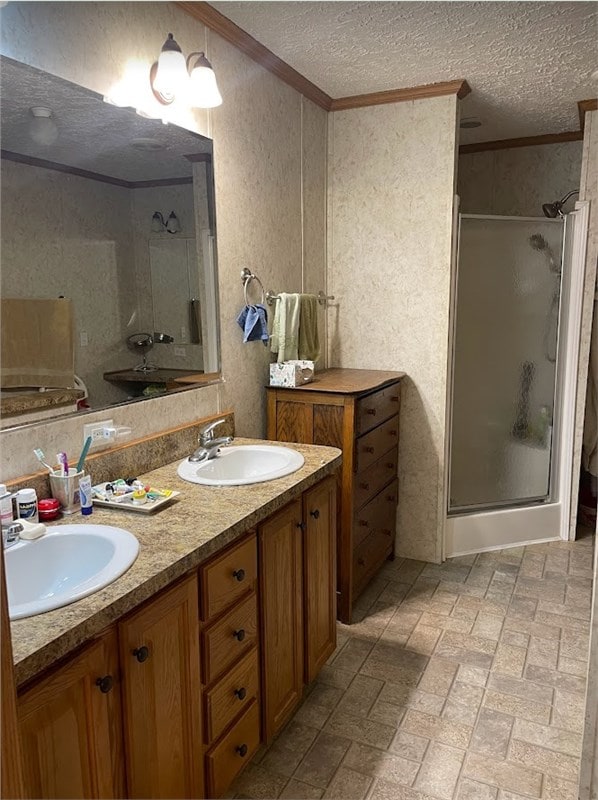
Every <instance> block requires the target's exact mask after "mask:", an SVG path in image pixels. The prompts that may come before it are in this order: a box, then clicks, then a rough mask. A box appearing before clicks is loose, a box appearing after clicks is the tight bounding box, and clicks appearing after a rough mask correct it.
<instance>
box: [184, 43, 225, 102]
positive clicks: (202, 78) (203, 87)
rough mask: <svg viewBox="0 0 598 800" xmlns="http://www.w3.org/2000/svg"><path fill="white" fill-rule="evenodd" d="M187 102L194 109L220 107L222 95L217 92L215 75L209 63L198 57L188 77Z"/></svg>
mask: <svg viewBox="0 0 598 800" xmlns="http://www.w3.org/2000/svg"><path fill="white" fill-rule="evenodd" d="M189 80H190V83H191V86H190V92H189V102H190V103H191V105H192V106H194V107H195V108H215V107H216V106H220V105H222V95H221V94H220V92H219V90H218V84H217V83H216V75H215V73H214V70H213V69H212V67H211V65H210V62H209V61H208V60H207V59H206V58H205V57H204V56H202V57H200V58H199V59H198V60H197V62H196V64H195V66H194V67H193V69H192V70H191V76H190V79H189Z"/></svg>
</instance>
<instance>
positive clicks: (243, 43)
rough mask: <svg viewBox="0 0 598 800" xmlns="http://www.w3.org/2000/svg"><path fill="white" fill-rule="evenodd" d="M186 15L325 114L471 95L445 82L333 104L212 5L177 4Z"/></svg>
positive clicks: (463, 84) (461, 83) (462, 84)
mask: <svg viewBox="0 0 598 800" xmlns="http://www.w3.org/2000/svg"><path fill="white" fill-rule="evenodd" d="M174 5H176V6H179V8H181V9H182V10H183V11H185V12H186V13H187V14H189V15H190V16H192V17H193V18H194V19H197V20H199V22H202V23H203V24H204V25H205V26H206V27H208V28H210V30H213V31H214V32H215V33H217V34H218V35H219V36H221V37H222V38H223V39H225V40H226V41H227V42H230V44H232V45H234V46H235V47H236V48H237V49H238V50H241V52H243V53H245V55H247V56H249V58H251V59H252V60H253V61H255V62H257V63H258V64H260V65H261V66H262V67H264V69H267V70H268V71H269V72H272V73H273V74H274V75H276V77H278V78H280V80H281V81H283V82H284V83H286V84H287V85H288V86H292V87H293V89H296V90H297V91H298V92H299V93H300V94H302V95H303V96H304V97H307V99H308V100H311V101H312V102H313V103H315V104H316V105H318V106H320V108H323V109H324V110H325V111H340V110H341V109H347V108H364V107H365V106H377V105H381V104H383V103H400V102H403V101H405V100H419V99H422V98H428V97H442V96H444V95H447V94H456V95H457V97H458V98H459V99H462V98H463V97H466V95H468V94H469V93H470V91H471V88H470V87H469V84H468V83H467V81H465V80H455V81H443V82H441V83H430V84H427V85H425V86H413V87H408V88H405V89H391V90H390V91H386V92H372V93H371V94H358V95H354V96H352V97H340V98H338V99H337V100H333V99H332V97H330V95H327V94H326V92H323V91H322V89H320V88H319V87H318V86H316V85H315V84H314V83H312V82H311V81H309V80H308V79H307V78H305V77H304V76H303V75H301V73H299V72H297V70H295V69H293V67H291V66H289V64H287V63H286V61H283V60H282V59H281V58H279V57H278V56H276V55H274V53H273V52H272V51H271V50H268V48H267V47H264V45H263V44H261V43H260V42H258V41H257V39H254V38H253V36H251V35H250V34H248V33H247V32H246V31H244V30H243V29H242V28H240V27H239V26H238V25H235V23H234V22H232V21H231V20H230V19H228V17H225V16H224V14H221V13H220V12H219V11H217V10H216V9H215V8H213V7H212V6H211V5H210V4H209V3H205V2H200V1H199V0H191V2H179V1H178V0H177V2H175V3H174Z"/></svg>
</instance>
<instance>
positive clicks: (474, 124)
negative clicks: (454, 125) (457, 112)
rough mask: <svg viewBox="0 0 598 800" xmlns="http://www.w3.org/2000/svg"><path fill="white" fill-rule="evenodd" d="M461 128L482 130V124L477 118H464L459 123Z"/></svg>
mask: <svg viewBox="0 0 598 800" xmlns="http://www.w3.org/2000/svg"><path fill="white" fill-rule="evenodd" d="M459 127H460V128H481V127H482V123H481V122H480V120H479V119H478V118H477V117H463V119H462V120H461V122H460V123H459Z"/></svg>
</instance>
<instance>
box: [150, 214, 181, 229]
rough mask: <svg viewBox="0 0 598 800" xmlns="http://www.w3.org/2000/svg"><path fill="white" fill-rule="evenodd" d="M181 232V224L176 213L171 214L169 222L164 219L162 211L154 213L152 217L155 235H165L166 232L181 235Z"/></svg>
mask: <svg viewBox="0 0 598 800" xmlns="http://www.w3.org/2000/svg"><path fill="white" fill-rule="evenodd" d="M180 230H181V223H180V222H179V218H178V217H177V215H176V214H175V213H174V211H171V212H170V215H169V217H168V219H167V220H165V219H164V217H163V215H162V214H161V212H160V211H154V214H153V216H152V232H153V233H163V232H164V231H167V232H168V233H179V232H180Z"/></svg>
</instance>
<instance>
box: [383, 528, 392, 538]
mask: <svg viewBox="0 0 598 800" xmlns="http://www.w3.org/2000/svg"><path fill="white" fill-rule="evenodd" d="M382 533H383V534H384V535H385V536H392V531H389V530H388V528H385V529H384V530H383V531H382Z"/></svg>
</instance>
